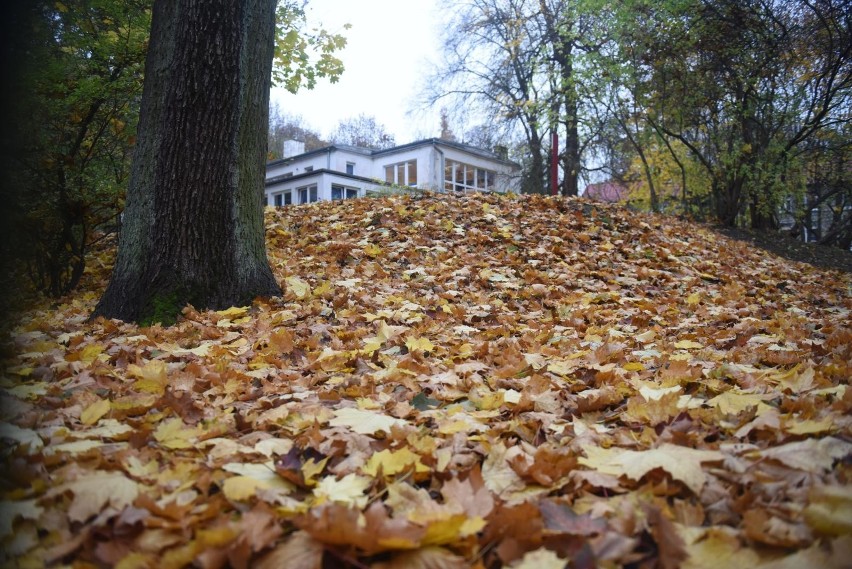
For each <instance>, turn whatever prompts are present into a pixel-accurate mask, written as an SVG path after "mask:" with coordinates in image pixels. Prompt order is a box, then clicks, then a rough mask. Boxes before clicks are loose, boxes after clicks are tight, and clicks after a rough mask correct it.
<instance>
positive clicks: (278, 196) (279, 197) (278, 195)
mask: <svg viewBox="0 0 852 569" xmlns="http://www.w3.org/2000/svg"><path fill="white" fill-rule="evenodd" d="M275 205H281V194H275Z"/></svg>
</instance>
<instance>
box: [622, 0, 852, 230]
mask: <svg viewBox="0 0 852 569" xmlns="http://www.w3.org/2000/svg"><path fill="white" fill-rule="evenodd" d="M622 6H623V7H624V8H629V9H630V10H632V15H631V16H630V17H627V18H624V19H623V20H622V23H623V25H626V26H628V27H631V28H633V29H635V30H636V31H635V33H633V34H627V35H625V36H624V38H625V39H626V40H627V44H626V45H627V47H628V48H629V49H637V48H638V49H640V50H641V52H640V53H639V54H638V57H637V59H638V61H639V62H640V63H641V68H640V69H639V74H638V75H637V77H640V78H641V79H642V80H643V81H644V82H645V85H643V86H642V91H643V93H644V94H640V96H641V97H642V99H641V100H640V104H641V105H642V106H643V108H644V109H646V113H645V117H646V119H647V120H649V121H650V122H651V123H652V124H653V125H654V127H655V129H657V130H658V131H659V132H660V133H662V134H663V135H664V136H666V137H668V138H669V139H672V140H677V141H678V142H679V143H681V144H682V145H683V146H685V147H686V148H688V149H689V151H690V153H691V155H692V158H693V159H694V160H697V161H698V162H700V164H701V165H702V167H703V168H704V169H705V170H706V172H707V176H708V178H709V180H710V181H711V196H712V200H713V209H714V213H715V216H716V217H717V218H718V220H719V221H721V222H722V223H724V224H726V225H734V224H736V223H737V222H738V221H739V220H740V219H745V220H747V222H748V223H749V224H750V225H751V226H752V227H754V228H761V229H762V228H773V227H775V226H776V225H777V222H778V220H777V213H778V211H779V210H780V208H781V207H782V204H783V202H784V200H785V199H786V198H787V197H788V196H791V195H792V194H794V193H796V192H797V191H798V190H797V188H796V184H797V183H799V182H800V180H801V178H800V177H799V176H797V175H796V172H797V170H798V169H799V168H800V165H799V164H797V162H798V161H799V157H800V155H801V153H802V151H803V149H804V148H805V147H806V146H807V141H808V140H809V139H812V138H813V137H815V136H818V135H819V133H820V132H821V131H823V130H826V129H833V128H837V127H838V126H840V125H843V124H848V123H849V122H850V120H852V118H850V116H852V115H850V114H849V112H848V109H849V106H850V103H849V101H850V100H852V17H850V12H849V5H848V2H842V1H837V0H824V1H819V2H810V1H807V0H794V1H790V2H763V1H760V0H743V1H741V0H684V1H678V2H670V3H661V4H659V5H653V6H652V5H651V4H649V3H647V2H644V1H640V0H636V1H632V2H626V3H624V4H623V5H622ZM661 24H662V25H661ZM639 38H641V42H638V41H637V39H639Z"/></svg>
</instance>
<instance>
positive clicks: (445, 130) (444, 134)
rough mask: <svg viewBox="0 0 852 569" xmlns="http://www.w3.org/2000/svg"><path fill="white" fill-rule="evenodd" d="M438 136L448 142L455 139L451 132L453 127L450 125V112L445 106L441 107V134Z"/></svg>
mask: <svg viewBox="0 0 852 569" xmlns="http://www.w3.org/2000/svg"><path fill="white" fill-rule="evenodd" d="M438 138H440V139H441V140H447V141H450V142H455V140H456V135H455V134H453V129H452V128H451V127H450V112H449V111H448V110H447V108H446V107H443V108H441V134H440V135H439V137H438Z"/></svg>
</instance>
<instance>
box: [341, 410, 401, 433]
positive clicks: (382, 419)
mask: <svg viewBox="0 0 852 569" xmlns="http://www.w3.org/2000/svg"><path fill="white" fill-rule="evenodd" d="M406 424H407V423H406V422H405V421H403V420H402V419H397V418H395V417H391V416H389V415H385V414H382V413H376V412H375V411H365V410H363V409H353V408H350V407H347V408H344V409H338V410H337V411H335V412H334V418H333V419H332V420H331V421H329V425H331V426H333V427H349V428H350V429H352V430H353V431H355V432H356V433H361V434H362V435H374V434H376V433H378V432H379V431H383V432H385V433H390V432H391V428H392V427H395V426H396V427H404V426H405V425H406Z"/></svg>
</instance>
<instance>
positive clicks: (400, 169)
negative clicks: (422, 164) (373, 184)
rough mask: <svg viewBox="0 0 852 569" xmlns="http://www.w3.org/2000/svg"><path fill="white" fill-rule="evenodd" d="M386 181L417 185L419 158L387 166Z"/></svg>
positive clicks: (402, 184) (398, 184)
mask: <svg viewBox="0 0 852 569" xmlns="http://www.w3.org/2000/svg"><path fill="white" fill-rule="evenodd" d="M385 182H387V183H389V184H395V185H397V186H416V185H417V160H408V161H406V162H399V163H398V164H391V165H390V166H385Z"/></svg>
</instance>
